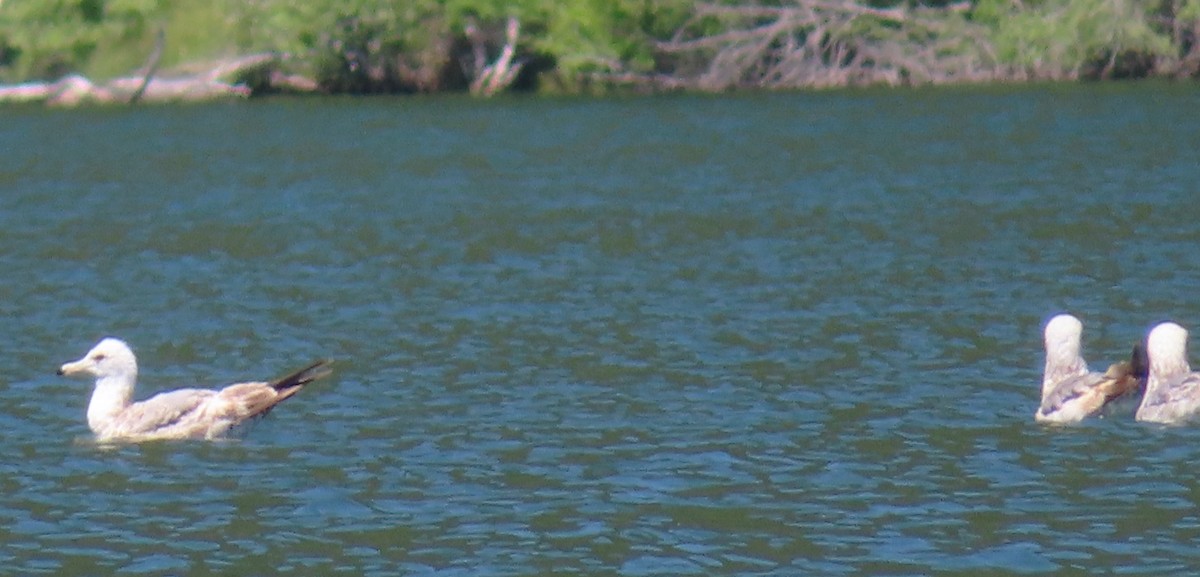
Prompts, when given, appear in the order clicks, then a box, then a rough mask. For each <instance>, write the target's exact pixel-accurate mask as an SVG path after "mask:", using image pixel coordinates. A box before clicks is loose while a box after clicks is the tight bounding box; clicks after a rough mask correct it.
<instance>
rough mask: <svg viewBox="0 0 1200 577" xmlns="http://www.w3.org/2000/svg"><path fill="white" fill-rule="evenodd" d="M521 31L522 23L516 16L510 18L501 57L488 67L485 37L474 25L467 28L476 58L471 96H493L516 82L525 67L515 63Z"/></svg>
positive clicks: (517, 62)
mask: <svg viewBox="0 0 1200 577" xmlns="http://www.w3.org/2000/svg"><path fill="white" fill-rule="evenodd" d="M520 31H521V22H520V21H519V20H517V18H516V17H515V16H510V17H509V18H508V24H507V26H505V34H504V38H505V42H504V48H503V49H501V51H500V57H499V58H497V59H496V61H495V62H494V63H492V64H490V65H487V64H486V62H487V59H486V54H487V51H486V49H485V44H484V40H483V35H482V34H481V33H480V32H479V28H478V27H477V26H475V25H474V24H470V25H468V26H467V30H466V34H467V38H469V39H470V40H471V45H472V49H473V50H472V51H473V54H474V58H475V78H474V79H473V80H471V94H474V95H476V96H493V95H495V94H496V93H498V92H500V91H502V90H504V89H506V88H508V87H509V86H511V85H512V83H513V82H514V81H516V79H517V75H518V74H520V73H521V67H522V66H524V62H520V61H516V62H514V61H513V58H514V57H515V56H516V53H517V38H518V36H519V35H520Z"/></svg>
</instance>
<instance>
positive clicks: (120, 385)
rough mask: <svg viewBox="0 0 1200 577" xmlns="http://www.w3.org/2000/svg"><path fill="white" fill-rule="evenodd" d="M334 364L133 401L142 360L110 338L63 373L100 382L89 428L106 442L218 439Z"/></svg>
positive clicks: (90, 405)
mask: <svg viewBox="0 0 1200 577" xmlns="http://www.w3.org/2000/svg"><path fill="white" fill-rule="evenodd" d="M329 363H330V361H327V360H321V361H317V362H315V363H313V364H311V365H309V366H307V367H304V368H303V369H300V370H299V371H296V372H294V373H291V374H289V375H287V376H284V377H280V378H278V379H275V380H273V381H270V382H248V383H238V384H233V385H229V386H227V387H224V388H222V389H220V390H211V389H178V390H174V391H168V392H165V393H160V394H157V395H154V396H153V397H150V398H148V399H146V400H144V401H140V402H136V403H135V402H132V398H133V388H134V386H135V385H136V384H137V358H136V357H134V355H133V351H132V350H131V349H130V348H129V345H127V344H125V342H124V341H121V340H120V339H115V338H106V339H104V340H102V341H100V342H99V343H98V344H97V345H96V346H95V347H93V348H92V350H90V351H88V353H87V354H86V355H84V356H83V358H81V359H79V360H77V361H74V362H70V363H67V364H65V365H63V366H62V368H60V369H59V370H58V374H60V375H67V376H76V375H83V376H91V377H95V379H96V387H95V389H94V390H93V391H92V400H91V402H90V403H88V410H87V420H88V427H89V428H91V429H92V433H94V434H95V435H96V439H97V440H98V441H101V442H110V441H133V442H136V441H147V440H153V439H215V438H219V437H221V436H223V435H225V434H226V433H227V432H229V430H230V429H232V428H233V427H235V426H237V425H239V424H241V423H244V422H246V421H249V420H251V419H254V418H255V417H261V416H263V415H266V414H267V412H268V411H270V410H271V409H272V408H273V407H275V405H278V404H279V403H281V402H283V401H284V400H286V399H288V398H289V397H291V396H292V395H294V394H296V393H298V392H300V389H302V388H304V385H307V384H308V383H311V382H313V381H315V380H317V379H320V378H322V377H324V376H326V375H328V374H329V373H330V372H331V371H330V370H329Z"/></svg>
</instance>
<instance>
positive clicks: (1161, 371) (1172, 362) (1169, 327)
mask: <svg viewBox="0 0 1200 577" xmlns="http://www.w3.org/2000/svg"><path fill="white" fill-rule="evenodd" d="M1187 340H1188V332H1187V329H1185V328H1183V327H1181V326H1179V325H1177V324H1175V323H1172V322H1166V323H1162V324H1160V325H1158V326H1156V327H1154V328H1153V329H1151V331H1150V335H1149V336H1147V337H1146V355H1147V356H1149V357H1150V378H1151V379H1153V380H1157V381H1160V382H1161V381H1162V380H1164V379H1167V378H1170V377H1173V376H1176V375H1181V374H1187V373H1190V372H1192V369H1191V367H1190V366H1188V362H1187Z"/></svg>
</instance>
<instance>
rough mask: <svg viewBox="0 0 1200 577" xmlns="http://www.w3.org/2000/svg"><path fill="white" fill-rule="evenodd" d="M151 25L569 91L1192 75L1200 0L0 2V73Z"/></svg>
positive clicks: (52, 65)
mask: <svg viewBox="0 0 1200 577" xmlns="http://www.w3.org/2000/svg"><path fill="white" fill-rule="evenodd" d="M514 25H519V26H518V27H517V28H513V26H514ZM160 30H161V31H163V32H164V34H165V38H166V47H165V50H164V53H163V56H162V62H161V64H162V70H164V71H170V70H172V69H176V70H178V69H180V67H182V66H184V65H188V64H194V63H197V62H205V61H215V60H219V59H227V58H232V57H235V56H238V55H246V54H254V53H273V54H278V55H280V59H279V66H280V67H282V69H283V71H284V72H286V73H289V74H295V75H301V76H303V77H307V78H311V79H313V80H315V81H316V83H317V85H318V86H320V87H321V89H323V90H326V91H330V92H354V93H363V92H418V91H420V92H431V91H445V90H451V91H459V90H462V91H465V90H467V89H469V88H471V87H472V86H473V84H472V83H473V81H476V80H477V79H478V78H479V77H480V76H482V75H484V74H488V73H492V72H495V71H494V70H489V69H488V68H487V67H488V66H492V65H493V64H496V63H497V62H498V59H499V58H500V57H501V54H503V52H504V49H505V47H506V46H508V48H509V49H511V51H512V55H513V59H512V61H511V63H503V62H501V63H499V65H500V66H501V67H505V68H508V69H509V70H507V72H509V73H511V78H510V81H511V86H512V87H515V88H517V89H537V90H542V91H547V90H550V91H568V92H578V91H585V90H596V89H604V88H608V87H611V86H622V85H624V86H629V85H633V86H641V87H649V88H652V89H653V88H698V89H708V90H723V89H729V88H742V87H769V88H776V87H780V88H782V87H802V86H829V85H846V84H869V83H889V84H914V83H927V82H961V81H987V80H1014V79H1017V80H1019V79H1075V78H1110V77H1144V76H1167V75H1170V76H1180V75H1183V76H1195V75H1197V71H1198V70H1200V49H1198V47H1200V0H971V1H964V2H958V3H954V2H947V1H945V0H941V1H936V2H925V3H922V4H916V3H914V2H911V1H910V2H906V1H904V0H869V1H868V0H859V1H858V2H857V3H855V2H849V1H840V0H835V1H829V0H758V1H754V0H712V1H709V2H697V1H694V0H510V1H500V0H406V1H397V0H392V1H384V0H342V1H337V0H307V1H302V2H301V1H295V0H0V81H2V82H5V83H16V82H23V81H28V80H53V79H56V78H59V77H61V76H63V75H65V74H68V73H79V74H82V75H85V76H87V77H90V78H94V79H100V80H103V79H107V78H112V77H115V76H118V75H131V74H135V73H136V71H137V70H138V69H139V68H140V67H141V66H143V64H144V63H145V61H146V58H147V56H148V55H149V54H150V53H151V52H152V50H153V48H154V43H155V36H156V35H157V34H158V32H159V31H160ZM513 33H516V35H515V36H509V35H510V34H513ZM514 38H515V42H513V41H512V40H513V39H514Z"/></svg>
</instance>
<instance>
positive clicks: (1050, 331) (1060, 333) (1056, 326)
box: [1042, 314, 1088, 398]
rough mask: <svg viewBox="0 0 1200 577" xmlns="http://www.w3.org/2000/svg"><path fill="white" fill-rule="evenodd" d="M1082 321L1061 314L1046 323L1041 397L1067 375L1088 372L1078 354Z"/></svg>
mask: <svg viewBox="0 0 1200 577" xmlns="http://www.w3.org/2000/svg"><path fill="white" fill-rule="evenodd" d="M1082 337H1083V323H1081V322H1079V319H1077V318H1075V317H1073V316H1071V315H1068V314H1061V315H1058V316H1056V317H1054V318H1052V319H1050V322H1047V323H1046V332H1045V343H1046V370H1045V372H1044V373H1043V375H1042V396H1043V398H1044V397H1045V395H1046V394H1047V393H1049V392H1050V390H1051V389H1053V388H1054V385H1055V384H1057V383H1058V382H1060V381H1062V380H1063V379H1065V378H1067V377H1072V376H1076V375H1084V374H1087V372H1088V367H1087V362H1086V361H1084V360H1083V357H1082V356H1081V355H1080V346H1081V345H1080V340H1081V339H1082Z"/></svg>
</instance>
